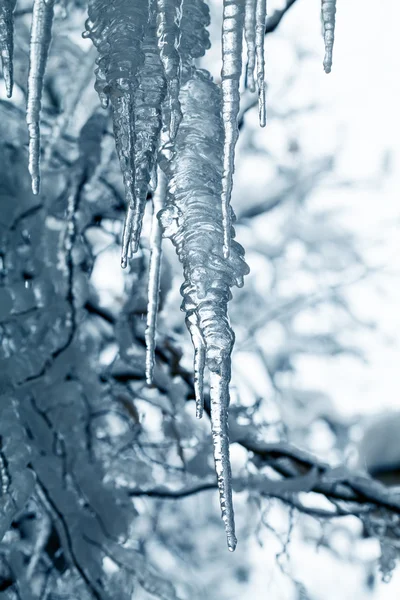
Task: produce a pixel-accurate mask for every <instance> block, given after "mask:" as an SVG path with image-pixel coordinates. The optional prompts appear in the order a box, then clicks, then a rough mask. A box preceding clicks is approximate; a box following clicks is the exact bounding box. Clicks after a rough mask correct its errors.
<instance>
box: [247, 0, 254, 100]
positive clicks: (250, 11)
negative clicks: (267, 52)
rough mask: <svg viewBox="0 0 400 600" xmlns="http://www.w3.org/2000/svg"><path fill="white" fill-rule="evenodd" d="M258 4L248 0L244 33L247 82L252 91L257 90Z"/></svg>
mask: <svg viewBox="0 0 400 600" xmlns="http://www.w3.org/2000/svg"><path fill="white" fill-rule="evenodd" d="M256 4H257V0H246V13H245V19H244V35H245V39H246V44H247V69H246V83H247V87H248V88H249V90H250V91H251V92H255V90H256V85H255V81H254V69H255V66H256Z"/></svg>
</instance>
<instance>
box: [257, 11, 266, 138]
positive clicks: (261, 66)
mask: <svg viewBox="0 0 400 600" xmlns="http://www.w3.org/2000/svg"><path fill="white" fill-rule="evenodd" d="M266 1H267V0H257V6H256V56H257V88H258V114H259V121H260V125H261V127H265V123H266V110H265V82H264V70H265V58H264V37H265V19H266V15H267V4H266Z"/></svg>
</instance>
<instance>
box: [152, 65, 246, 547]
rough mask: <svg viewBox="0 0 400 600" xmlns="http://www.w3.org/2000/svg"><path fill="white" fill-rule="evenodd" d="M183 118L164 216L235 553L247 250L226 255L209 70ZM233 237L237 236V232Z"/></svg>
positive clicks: (189, 95)
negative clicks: (179, 270) (237, 291)
mask: <svg viewBox="0 0 400 600" xmlns="http://www.w3.org/2000/svg"><path fill="white" fill-rule="evenodd" d="M180 102H181V106H182V113H183V119H182V122H181V124H180V126H179V129H178V133H177V136H176V139H175V152H174V155H173V158H172V160H171V162H170V163H169V164H168V165H167V166H166V168H167V170H168V178H169V183H168V194H167V199H166V207H165V208H164V210H162V211H161V213H160V220H161V224H162V227H163V229H164V236H165V237H170V238H171V240H172V242H173V244H174V245H175V248H176V252H177V254H178V257H179V260H180V261H181V263H182V265H183V272H184V284H183V285H182V287H181V294H182V296H183V302H182V309H183V310H184V311H185V313H186V324H187V327H188V329H189V332H190V334H191V338H192V343H193V346H194V351H195V364H194V371H195V393H196V415H197V416H198V417H200V416H201V414H202V409H203V390H202V388H203V371H204V367H205V366H206V367H207V368H208V370H209V372H210V374H211V405H212V409H211V418H212V431H213V440H214V456H215V466H216V471H217V477H218V488H219V494H220V501H221V511H222V517H223V519H224V523H225V528H226V534H227V539H228V546H229V548H230V549H231V550H234V549H235V545H236V538H235V533H234V516H233V507H232V489H231V473H230V466H229V442H228V432H227V410H228V405H229V380H230V355H231V352H232V347H233V342H234V334H233V331H232V329H231V327H230V324H229V320H228V316H227V305H228V301H229V300H230V299H231V292H230V288H231V287H232V286H234V285H237V284H239V285H241V283H242V279H243V276H244V275H245V274H246V273H248V267H247V265H246V263H245V262H244V258H243V255H244V251H243V248H242V247H241V246H240V244H238V243H237V242H235V241H234V240H233V241H232V242H231V252H230V255H229V257H228V258H224V255H223V239H224V230H223V224H222V207H221V203H219V202H218V198H220V194H221V191H222V190H221V176H222V171H223V164H222V150H223V147H224V128H223V121H222V111H221V97H220V91H219V88H218V87H217V86H216V85H215V84H214V83H213V82H212V81H211V78H209V77H208V76H207V75H206V74H205V72H201V71H197V72H196V71H194V70H193V71H192V78H191V79H189V80H188V81H187V83H185V85H183V86H182V87H181V93H180ZM230 234H231V235H232V236H234V230H233V228H230Z"/></svg>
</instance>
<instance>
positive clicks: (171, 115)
mask: <svg viewBox="0 0 400 600" xmlns="http://www.w3.org/2000/svg"><path fill="white" fill-rule="evenodd" d="M181 7H182V0H157V39H158V47H159V49H160V57H161V62H162V64H163V67H164V73H165V78H166V80H167V84H168V120H169V124H168V125H169V134H170V137H171V140H173V139H174V138H175V135H176V132H177V129H178V126H179V123H180V122H181V120H182V113H181V107H180V104H179V87H180V77H181V58H180V55H179V51H178V48H179V43H180V37H181V32H180V21H181V17H182V10H181Z"/></svg>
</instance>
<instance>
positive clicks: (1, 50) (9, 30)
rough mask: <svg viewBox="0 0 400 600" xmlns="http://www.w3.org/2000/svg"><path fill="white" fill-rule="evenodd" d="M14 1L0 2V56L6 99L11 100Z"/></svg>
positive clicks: (5, 0) (4, 0)
mask: <svg viewBox="0 0 400 600" xmlns="http://www.w3.org/2000/svg"><path fill="white" fill-rule="evenodd" d="M15 3H16V0H0V56H1V62H2V64H3V77H4V83H5V85H6V92H7V98H11V96H12V90H13V84H14V68H13V54H14V18H13V12H14V8H15Z"/></svg>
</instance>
